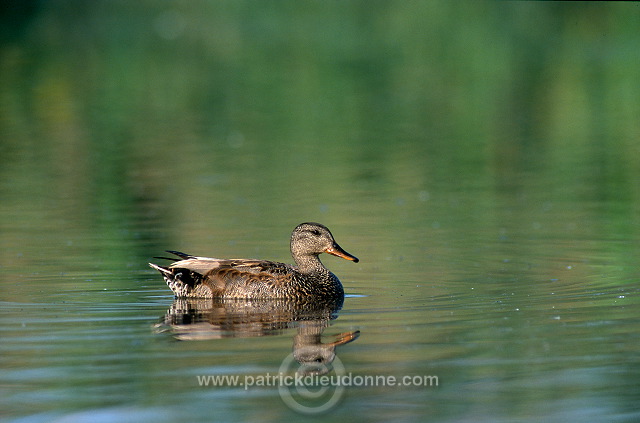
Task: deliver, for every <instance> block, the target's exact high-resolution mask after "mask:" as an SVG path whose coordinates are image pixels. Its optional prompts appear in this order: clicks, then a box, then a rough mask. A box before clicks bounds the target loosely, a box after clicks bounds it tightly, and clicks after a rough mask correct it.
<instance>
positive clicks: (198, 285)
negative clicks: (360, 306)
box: [149, 222, 359, 300]
mask: <svg viewBox="0 0 640 423" xmlns="http://www.w3.org/2000/svg"><path fill="white" fill-rule="evenodd" d="M290 248H291V256H292V257H293V260H294V261H295V263H296V265H295V266H294V265H290V264H286V263H280V262H276V261H269V260H256V259H217V258H212V257H199V256H193V255H190V254H186V253H182V252H180V251H171V250H167V252H168V253H170V254H173V255H175V256H177V257H178V258H177V259H175V258H171V259H169V260H174V262H173V263H171V264H170V265H169V266H160V265H157V264H154V263H149V266H151V267H152V268H153V269H155V270H157V271H159V272H160V274H161V275H162V277H163V278H164V280H165V281H166V283H167V285H168V286H169V288H170V289H171V291H173V293H174V294H175V296H176V298H222V299H304V300H307V299H325V300H326V299H332V298H343V297H344V289H343V287H342V284H341V283H340V280H339V279H338V277H337V276H336V275H334V274H333V273H332V272H331V271H329V269H327V268H326V267H325V266H324V265H323V264H322V262H321V261H320V259H319V257H318V256H319V255H320V254H322V253H327V254H331V255H334V256H337V257H341V258H343V259H345V260H349V261H352V262H354V263H358V262H359V259H358V258H357V257H356V256H354V255H352V254H349V253H348V252H346V251H345V250H344V249H342V247H340V245H338V243H337V242H336V241H335V239H334V238H333V235H332V234H331V231H329V228H327V227H326V226H324V225H322V224H320V223H316V222H305V223H301V224H299V225H298V226H296V227H295V229H294V230H293V232H292V233H291V242H290ZM157 258H162V259H166V257H157Z"/></svg>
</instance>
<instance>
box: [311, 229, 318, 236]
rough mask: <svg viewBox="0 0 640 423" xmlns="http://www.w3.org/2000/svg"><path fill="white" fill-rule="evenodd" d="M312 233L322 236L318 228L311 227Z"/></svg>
mask: <svg viewBox="0 0 640 423" xmlns="http://www.w3.org/2000/svg"><path fill="white" fill-rule="evenodd" d="M311 233H312V234H314V235H315V236H320V231H319V230H317V229H311Z"/></svg>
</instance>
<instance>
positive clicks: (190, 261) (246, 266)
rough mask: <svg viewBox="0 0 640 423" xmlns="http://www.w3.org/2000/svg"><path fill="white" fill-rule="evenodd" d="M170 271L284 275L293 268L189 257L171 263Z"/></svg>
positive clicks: (272, 264) (237, 260) (249, 260)
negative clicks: (232, 271) (233, 271)
mask: <svg viewBox="0 0 640 423" xmlns="http://www.w3.org/2000/svg"><path fill="white" fill-rule="evenodd" d="M170 267H171V268H172V269H187V270H190V271H192V272H196V273H199V274H200V275H202V276H209V275H213V274H215V273H217V272H220V271H227V272H228V271H230V270H235V271H236V272H237V273H238V274H247V276H248V275H263V276H267V275H272V276H274V277H275V276H279V275H286V274H289V273H291V272H293V271H294V269H293V267H292V266H290V265H288V264H285V263H279V262H275V261H268V260H253V259H216V258H211V257H190V258H187V259H185V260H179V261H176V262H174V263H171V266H170Z"/></svg>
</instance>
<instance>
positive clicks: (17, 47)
mask: <svg viewBox="0 0 640 423" xmlns="http://www.w3.org/2000/svg"><path fill="white" fill-rule="evenodd" d="M2 7H3V14H2V15H3V22H2V46H1V49H0V66H1V74H2V85H1V91H0V149H1V151H2V154H1V155H0V172H1V183H0V195H1V196H2V201H1V205H0V207H1V210H0V212H1V214H2V216H3V219H2V232H3V236H2V244H3V245H2V248H1V250H2V253H1V254H2V256H4V257H0V260H2V262H3V264H5V265H6V264H8V262H9V261H10V260H11V257H12V254H13V250H15V249H16V248H18V249H19V248H20V247H19V246H20V245H25V244H27V245H28V244H30V243H33V244H36V243H37V244H39V246H40V247H41V248H42V249H43V250H45V251H43V253H45V252H46V250H47V249H56V250H60V249H62V248H63V247H69V248H66V251H67V253H65V254H64V256H69V258H70V259H71V260H74V261H76V262H77V257H78V254H83V251H82V250H83V249H82V248H81V247H80V246H78V243H75V246H76V247H77V249H74V247H73V246H70V245H67V244H71V243H72V241H73V240H74V233H77V232H78V231H79V232H80V234H79V236H82V237H84V236H86V235H87V234H91V233H92V234H95V236H96V237H100V238H101V239H102V242H101V244H102V246H103V247H104V248H108V249H109V248H111V249H116V250H117V249H120V248H122V247H123V246H126V245H131V242H133V244H134V245H135V246H136V247H135V248H133V249H134V250H137V249H142V250H143V251H139V254H140V258H142V257H146V256H147V255H148V248H149V246H150V245H151V246H154V247H155V246H156V245H157V246H160V245H161V244H162V245H167V244H170V243H171V241H175V240H174V238H175V237H176V236H177V235H176V234H180V235H179V236H180V237H185V238H186V239H190V240H191V242H192V243H193V244H195V245H196V246H199V244H200V243H202V244H205V243H206V242H207V241H211V239H210V238H207V236H208V235H207V234H206V232H207V231H213V230H215V231H216V232H218V233H220V232H224V231H225V230H227V229H228V230H230V231H231V232H232V233H237V232H238V228H247V229H250V230H251V231H252V232H253V234H252V235H250V239H254V240H255V239H256V236H257V237H258V240H259V237H260V235H259V231H260V228H265V227H266V228H267V229H268V230H267V232H269V236H271V235H270V234H271V229H270V228H269V227H270V226H272V225H275V227H276V228H277V229H278V231H279V232H280V231H282V232H284V233H285V234H286V233H287V232H288V231H289V230H290V228H292V227H293V226H295V224H297V223H299V221H303V220H313V219H315V220H320V221H323V222H325V223H327V224H329V225H331V224H332V223H333V225H334V226H335V225H336V224H337V225H344V226H343V227H344V228H346V227H347V226H352V225H362V226H364V227H368V226H370V225H378V224H379V223H381V222H382V221H384V223H385V224H386V225H391V226H392V227H395V226H399V227H401V228H400V229H402V230H406V228H402V227H406V226H411V225H415V224H418V225H423V224H424V223H429V224H430V223H431V222H432V221H433V220H436V221H441V220H443V219H447V218H450V215H451V213H452V212H453V213H461V214H463V215H465V216H466V215H470V216H473V217H472V219H473V222H468V224H470V225H471V224H473V223H474V222H475V223H476V224H477V225H488V224H491V223H492V222H490V220H491V219H492V216H495V207H492V206H490V205H488V204H487V202H494V203H495V202H496V201H517V200H518V195H521V196H522V195H529V196H534V197H537V198H529V200H531V201H534V202H535V201H538V200H539V201H540V202H544V201H549V202H550V201H555V200H558V201H562V202H564V201H566V200H568V201H570V200H594V201H598V200H601V199H607V198H615V199H616V200H620V199H623V200H625V201H628V202H629V203H631V204H633V206H634V207H633V208H634V210H636V209H637V204H638V194H639V190H640V185H639V184H638V183H637V182H638V180H639V176H640V175H639V170H640V161H639V160H637V157H638V154H639V153H640V144H639V141H638V135H639V134H640V128H639V126H640V120H639V119H638V116H640V93H639V84H638V81H639V80H640V79H639V76H640V75H639V74H640V66H639V65H640V51H639V50H638V48H637V46H638V41H639V38H640V34H639V32H638V30H637V25H638V22H639V21H638V17H639V16H640V12H639V8H640V6H638V4H635V3H630V4H629V3H606V4H605V3H580V4H573V3H553V2H551V3H549V2H542V3H538V2H467V3H463V4H451V3H450V2H424V1H402V2H401V1H390V2H388V1H347V2H343V1H324V2H318V1H302V2H300V1H274V2H260V1H222V2H217V1H216V2H205V1H169V2H164V1H161V2H159V1H136V2H126V1H96V2H93V1H92V2H86V1H47V2H39V1H24V2H22V1H21V2H4V3H3V6H2ZM576 184H577V185H578V188H576ZM487 193H489V194H490V195H489V196H487ZM439 194H442V195H445V194H446V195H450V196H452V197H455V198H454V199H452V200H451V201H458V202H462V203H463V205H464V207H450V208H447V209H446V210H444V211H443V215H442V216H437V213H438V212H439V210H431V208H432V207H433V206H429V201H428V200H430V199H431V200H432V199H434V198H438V197H437V196H438V195H439ZM505 196H506V197H509V198H507V199H506V200H505ZM541 197H546V198H541ZM496 198H497V199H496ZM514 199H515V200H514ZM403 201H405V202H406V201H412V202H417V204H418V206H417V207H410V208H407V207H405V208H404V209H403V208H402V207H400V206H401V205H402V204H398V203H402V202H403ZM470 208H471V210H470ZM474 208H476V209H477V210H473V209H474ZM612 212H615V211H612ZM434 216H435V217H434ZM494 219H495V218H494ZM498 219H502V218H501V217H499V218H498ZM494 223H495V222H494ZM254 226H255V227H254ZM620 226H622V227H621V228H619V229H620V231H622V232H626V231H627V230H628V229H629V228H627V227H624V226H625V224H624V223H620ZM168 228H171V229H168ZM25 229H27V230H26V231H25ZM340 229H341V230H342V229H343V228H340ZM400 229H399V230H400ZM634 230H635V229H634ZM51 231H55V232H56V233H58V234H60V233H65V234H67V235H66V236H65V237H64V238H65V239H61V240H60V242H59V243H57V242H55V241H54V242H46V243H42V244H41V243H40V241H39V240H40V239H41V236H43V235H44V236H47V234H51ZM256 231H258V233H256ZM165 236H168V237H169V239H163V237H165ZM203 237H204V239H203ZM140 238H143V239H146V240H148V241H149V243H150V245H145V244H143V243H140V241H139V239H140ZM105 239H110V240H111V241H112V243H113V244H111V245H108V244H104V243H103V242H104V240H105ZM111 249H110V250H109V252H110V253H112V254H114V253H115V251H112V250H111ZM130 253H131V251H128V252H127V254H130ZM238 253H240V252H238ZM117 259H118V260H120V259H122V257H118V258H117Z"/></svg>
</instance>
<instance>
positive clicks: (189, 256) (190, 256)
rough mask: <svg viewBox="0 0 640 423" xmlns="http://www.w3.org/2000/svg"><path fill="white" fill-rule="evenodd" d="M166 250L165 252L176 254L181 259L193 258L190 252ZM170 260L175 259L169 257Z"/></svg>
mask: <svg viewBox="0 0 640 423" xmlns="http://www.w3.org/2000/svg"><path fill="white" fill-rule="evenodd" d="M166 251H167V253H170V254H173V255H176V256H178V257H180V258H181V259H183V260H186V259H190V258H194V256H192V255H191V254H187V253H182V252H180V251H173V250H166ZM171 260H175V259H171Z"/></svg>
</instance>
